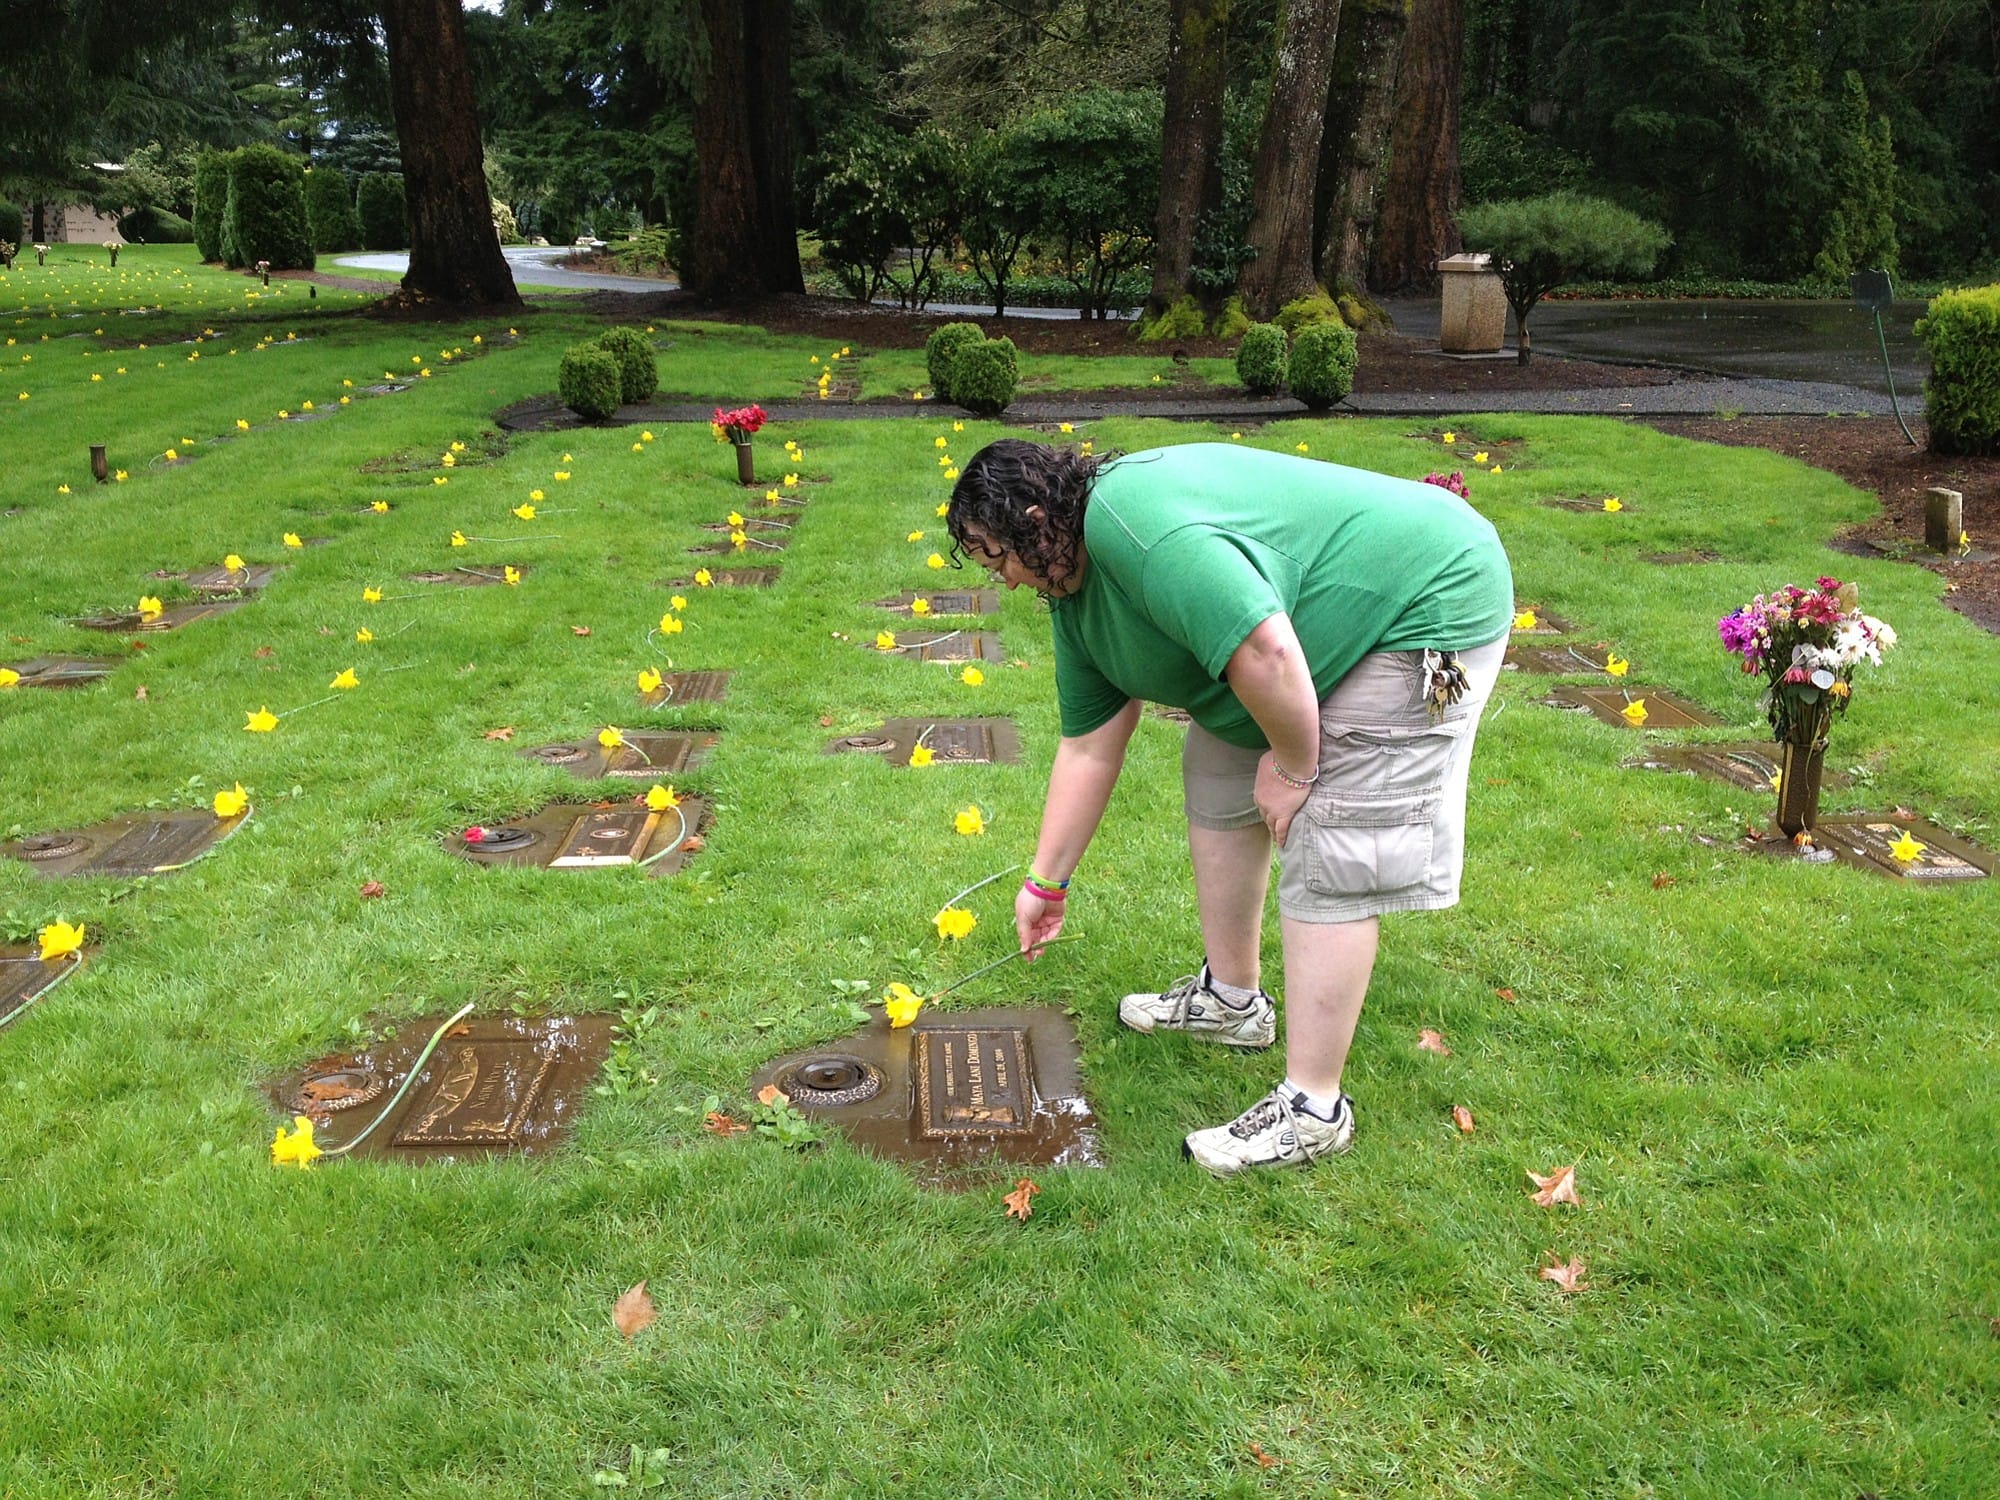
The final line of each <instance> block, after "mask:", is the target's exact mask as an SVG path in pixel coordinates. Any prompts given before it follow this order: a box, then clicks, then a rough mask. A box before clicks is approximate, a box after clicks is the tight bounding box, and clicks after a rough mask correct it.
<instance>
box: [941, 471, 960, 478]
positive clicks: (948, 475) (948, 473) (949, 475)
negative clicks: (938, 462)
mask: <svg viewBox="0 0 2000 1500" xmlns="http://www.w3.org/2000/svg"><path fill="white" fill-rule="evenodd" d="M944 477H945V478H946V479H956V478H958V470H957V469H946V470H945V471H944Z"/></svg>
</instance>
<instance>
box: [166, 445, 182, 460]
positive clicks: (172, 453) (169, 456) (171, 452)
mask: <svg viewBox="0 0 2000 1500" xmlns="http://www.w3.org/2000/svg"><path fill="white" fill-rule="evenodd" d="M179 459H180V453H179V451H178V450H176V449H173V448H169V449H168V450H167V452H166V460H167V462H168V463H175V462H177V461H178V460H179Z"/></svg>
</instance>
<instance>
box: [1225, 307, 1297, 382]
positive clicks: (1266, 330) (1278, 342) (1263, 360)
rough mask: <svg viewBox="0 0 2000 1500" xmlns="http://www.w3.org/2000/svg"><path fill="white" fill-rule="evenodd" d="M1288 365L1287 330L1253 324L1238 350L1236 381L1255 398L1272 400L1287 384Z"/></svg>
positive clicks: (1244, 334)
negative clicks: (1286, 371) (1262, 397)
mask: <svg viewBox="0 0 2000 1500" xmlns="http://www.w3.org/2000/svg"><path fill="white" fill-rule="evenodd" d="M1287 363H1288V361H1287V359H1286V349H1285V330H1284V329H1282V328H1280V327H1279V326H1278V325H1277V324H1276V323H1252V324H1251V325H1250V326H1249V327H1248V328H1246V329H1245V330H1244V331H1243V342H1242V343H1240V344H1238V345H1237V346H1236V378H1237V379H1238V380H1240V381H1242V382H1243V388H1244V389H1245V390H1247V391H1249V392H1250V394H1251V395H1253V396H1269V395H1273V394H1275V393H1276V392H1277V391H1279V390H1281V389H1282V388H1283V387H1284V384H1285V369H1286V365H1287Z"/></svg>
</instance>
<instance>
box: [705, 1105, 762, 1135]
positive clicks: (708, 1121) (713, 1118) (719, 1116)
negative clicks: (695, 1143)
mask: <svg viewBox="0 0 2000 1500" xmlns="http://www.w3.org/2000/svg"><path fill="white" fill-rule="evenodd" d="M701 1128H702V1129H703V1130H706V1131H707V1132H708V1133H709V1134H710V1135H720V1136H732V1135H741V1134H743V1132H744V1131H746V1130H748V1129H749V1128H750V1127H749V1126H748V1125H746V1124H744V1123H743V1121H741V1120H736V1119H731V1118H730V1117H729V1116H728V1115H725V1114H724V1113H723V1112H722V1111H721V1110H719V1109H711V1110H710V1111H709V1112H708V1114H707V1116H706V1117H705V1118H704V1119H703V1120H702V1122H701Z"/></svg>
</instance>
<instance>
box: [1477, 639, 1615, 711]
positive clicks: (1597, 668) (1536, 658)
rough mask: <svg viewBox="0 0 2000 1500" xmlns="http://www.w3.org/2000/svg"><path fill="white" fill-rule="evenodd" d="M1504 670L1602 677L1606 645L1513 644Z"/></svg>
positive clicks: (1502, 664)
mask: <svg viewBox="0 0 2000 1500" xmlns="http://www.w3.org/2000/svg"><path fill="white" fill-rule="evenodd" d="M1501 667H1502V669H1503V670H1505V671H1509V672H1533V673H1536V674H1537V675H1544V674H1547V675H1554V676H1565V675H1567V676H1577V675H1581V674H1583V673H1586V672H1594V673H1596V674H1597V675H1598V676H1599V677H1602V676H1605V675H1606V673H1605V671H1604V648H1603V647H1602V646H1598V647H1592V648H1588V649H1584V648H1577V647H1570V646H1517V645H1513V644H1512V643H1509V645H1508V647H1507V656H1506V659H1505V660H1504V661H1503V662H1502V663H1501ZM1649 706H1650V705H1649Z"/></svg>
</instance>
